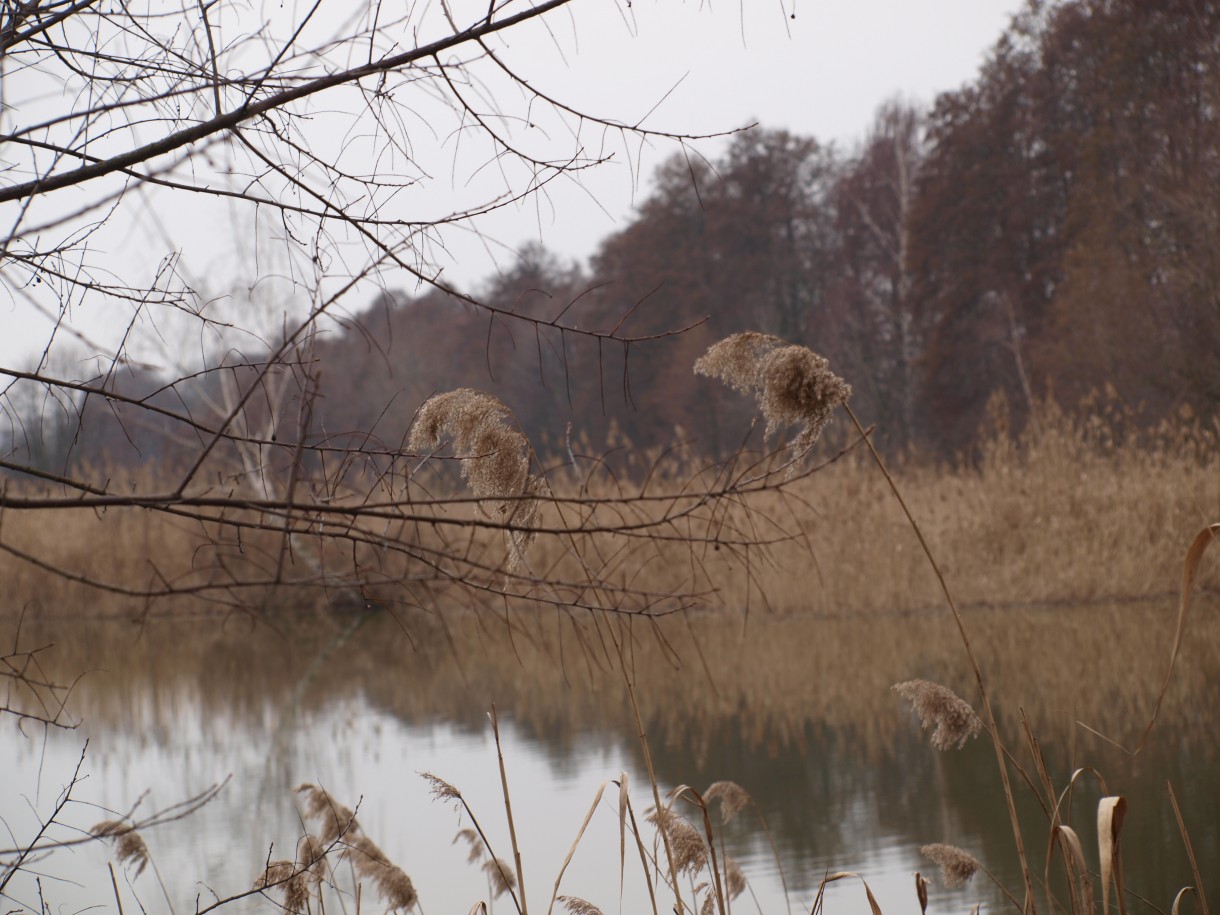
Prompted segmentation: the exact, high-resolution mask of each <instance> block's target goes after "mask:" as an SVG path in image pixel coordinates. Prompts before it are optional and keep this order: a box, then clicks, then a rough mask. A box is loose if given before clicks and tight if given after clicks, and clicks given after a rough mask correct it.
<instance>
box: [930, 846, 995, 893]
mask: <svg viewBox="0 0 1220 915" xmlns="http://www.w3.org/2000/svg"><path fill="white" fill-rule="evenodd" d="M919 853H920V854H922V855H923V856H924V857H925V858H927V859H929V860H930V861H932V862H933V863H935V864H939V865H940V881H941V883H943V884H944V885H945V886H946V887H949V888H950V889H952V888H953V887H955V886H965V885H966V883H967V882H968V881H969V880H970V878H971V877H973V876H974V874H975V872H976V871H978V870H979V869H980V868H981V867H982V866H983V865H981V864H979V862H978V859H977V858H975V857H974V856H973V855H970V854H968V853H967V852H964V851H962V850H961V849H960V848H958V847H957V846H956V845H944V844H942V843H939V842H937V843H933V844H932V845H925V846H923V847H922V848H921V849H919Z"/></svg>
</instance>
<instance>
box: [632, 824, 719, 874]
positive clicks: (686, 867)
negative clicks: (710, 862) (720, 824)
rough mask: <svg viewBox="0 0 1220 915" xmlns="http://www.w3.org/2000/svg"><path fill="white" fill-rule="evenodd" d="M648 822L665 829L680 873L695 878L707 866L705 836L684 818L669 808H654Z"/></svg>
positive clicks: (675, 865)
mask: <svg viewBox="0 0 1220 915" xmlns="http://www.w3.org/2000/svg"><path fill="white" fill-rule="evenodd" d="M647 819H648V822H649V823H651V824H652V825H653V826H655V827H657V829H663V830H664V831H665V835H666V837H667V838H668V839H669V847H670V850H671V851H672V852H673V860H674V868H675V869H676V870H677V871H678V873H686V874H689V875H690V876H692V877H693V876H694V875H695V874H697V873H699V871H701V870H703V868H704V867H705V866H706V865H707V846H705V845H704V844H703V836H701V835H700V834H699V830H697V829H696V828H695V827H694V826H692V825H691V824H690V822H689V821H688V820H686V819H685V818H684V817H682V816H679V815H678V814H676V813H674V812H673V811H672V810H669V809H667V808H660V809H658V808H656V807H653V808H652V809H650V810H649V812H648V817H647Z"/></svg>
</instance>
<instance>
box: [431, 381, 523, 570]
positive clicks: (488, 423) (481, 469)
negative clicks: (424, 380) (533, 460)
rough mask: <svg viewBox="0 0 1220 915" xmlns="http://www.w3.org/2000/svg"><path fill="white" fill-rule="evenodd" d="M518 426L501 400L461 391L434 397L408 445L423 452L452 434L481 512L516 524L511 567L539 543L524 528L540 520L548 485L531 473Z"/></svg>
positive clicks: (511, 536)
mask: <svg viewBox="0 0 1220 915" xmlns="http://www.w3.org/2000/svg"><path fill="white" fill-rule="evenodd" d="M514 426H515V418H514V417H513V414H512V411H511V410H509V409H508V407H506V406H505V405H504V404H503V402H501V401H500V400H499V398H496V397H493V396H492V395H490V394H485V393H483V392H482V391H476V390H474V389H473V388H458V389H457V390H455V391H449V392H447V393H444V394H435V395H433V396H432V397H429V398H428V400H427V401H426V402H425V403H424V405H423V406H422V407H420V410H419V415H418V416H417V417H416V418H415V423H414V424H413V425H412V426H411V434H410V436H409V438H408V441H407V446H408V447H409V448H411V449H413V450H415V451H422V450H426V449H431V448H435V447H437V446H438V445H439V444H440V443H441V440H442V438H444V436H446V435H448V436H450V438H451V439H452V441H453V449H454V451H456V452H457V453H458V454H459V456H460V458H461V466H462V478H463V479H464V480H466V482H467V484H468V485H469V486H470V489H471V491H472V492H474V494H475V495H476V496H478V498H479V499H480V500H482V501H481V503H480V508H481V509H482V510H483V511H485V512H487V514H488V515H490V516H491V517H493V518H499V519H502V520H503V521H505V522H506V523H508V524H509V525H510V528H509V531H508V541H509V568H510V569H511V568H513V567H515V566H516V565H517V564H518V563H519V562H520V561H521V559H522V558H523V557H524V555H525V550H526V549H527V548H528V547H529V545H530V544H531V543H533V541H534V538H535V536H536V532H534V531H530V530H523V529H522V528H529V527H531V526H532V525H533V524H534V523H535V522H536V521H537V518H538V496H540V495H541V493H542V481H541V480H540V479H539V478H538V477H536V476H534V475H533V474H531V473H530V472H529V468H530V456H531V454H532V453H533V452H532V449H531V448H530V443H529V439H527V438H526V437H525V435H524V434H523V433H521V432H520V431H519V430H518V429H516V428H514Z"/></svg>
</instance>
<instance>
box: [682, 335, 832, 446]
mask: <svg viewBox="0 0 1220 915" xmlns="http://www.w3.org/2000/svg"><path fill="white" fill-rule="evenodd" d="M695 374H696V375H707V376H708V377H710V378H719V379H720V380H721V381H723V382H725V383H726V384H729V385H731V386H732V387H733V388H735V389H737V390H738V391H741V392H742V393H744V394H753V395H754V397H755V399H756V400H757V401H758V407H759V409H760V410H761V411H762V415H763V418H764V419H766V421H767V433H766V434H767V435H771V434H773V433H775V432H776V431H778V430H779V429H782V428H783V427H785V426H788V425H791V424H793V423H800V424H803V425H804V429H802V430H801V434H800V435H799V436H798V437H797V440H796V442H795V443H794V445H793V450H794V453H795V454H796V455H797V456H800V455H803V454H804V453H805V452H807V451H808V450H809V449H810V448H812V447H813V445H814V443H815V442H816V441H817V440H818V436H819V435H821V434H822V429H823V428H824V427H825V425H826V423H828V422H829V421H830V414H831V411H832V410H833V409H834V408H835V406H837V405H838V404H842V403H847V400H848V398H849V397H851V385H849V384H848V383H847V382H846V381H844V380H843V379H842V378H840V377H839V376H837V375H836V374H834V372H832V371H831V370H830V363H829V362H827V361H826V360H825V359H824V358H823V357H821V356H819V355H818V354H817V353H815V352H813V351H812V350H809V349H807V348H805V347H803V346H795V345H791V344H788V343H785V342H784V341H783V340H781V339H780V338H779V337H772V336H770V335H769V334H758V333H749V332H747V333H741V334H733V335H732V336H730V337H725V339H723V340H721V341H720V342H719V343H715V344H713V345H712V346H711V347H710V348H709V349H708V351H707V352H706V353H704V354H703V355H702V356H701V357H700V358H699V360H698V361H697V362H696V363H695Z"/></svg>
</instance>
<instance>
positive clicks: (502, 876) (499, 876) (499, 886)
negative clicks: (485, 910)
mask: <svg viewBox="0 0 1220 915" xmlns="http://www.w3.org/2000/svg"><path fill="white" fill-rule="evenodd" d="M483 870H484V871H485V872H486V873H487V879H488V881H490V883H491V891H492V899H499V898H500V897H501V896H502V895H504V894H505V893H507V892H509V891H510V890H512V888H513V887H515V886H516V885H517V876H516V874H514V873H513V869H512V866H511V865H510V864H509V863H508V862H507V861H503V860H501V859H500V858H492V859H491V860H490V861H484V862H483Z"/></svg>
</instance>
